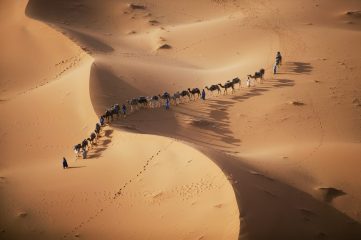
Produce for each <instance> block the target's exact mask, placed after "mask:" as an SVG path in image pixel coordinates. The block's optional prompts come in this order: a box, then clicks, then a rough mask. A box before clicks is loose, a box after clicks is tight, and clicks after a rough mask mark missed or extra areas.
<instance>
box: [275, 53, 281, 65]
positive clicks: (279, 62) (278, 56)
mask: <svg viewBox="0 0 361 240" xmlns="http://www.w3.org/2000/svg"><path fill="white" fill-rule="evenodd" d="M276 62H277V65H282V55H281V52H277V54H276Z"/></svg>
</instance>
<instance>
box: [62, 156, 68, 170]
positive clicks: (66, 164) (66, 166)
mask: <svg viewBox="0 0 361 240" xmlns="http://www.w3.org/2000/svg"><path fill="white" fill-rule="evenodd" d="M68 167H69V166H68V162H67V161H66V159H65V157H63V169H66V168H68Z"/></svg>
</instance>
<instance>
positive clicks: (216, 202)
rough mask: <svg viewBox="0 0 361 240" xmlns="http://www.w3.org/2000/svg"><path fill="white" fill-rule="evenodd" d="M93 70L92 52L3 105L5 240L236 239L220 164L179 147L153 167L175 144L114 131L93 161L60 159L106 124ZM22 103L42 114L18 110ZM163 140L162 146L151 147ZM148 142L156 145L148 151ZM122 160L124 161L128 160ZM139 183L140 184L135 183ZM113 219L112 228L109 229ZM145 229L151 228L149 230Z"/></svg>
mask: <svg viewBox="0 0 361 240" xmlns="http://www.w3.org/2000/svg"><path fill="white" fill-rule="evenodd" d="M45 29H46V31H49V30H48V29H47V27H45ZM44 34H46V33H44ZM62 38H63V37H60V38H59V41H58V44H59V45H61V44H62V41H63V40H62ZM64 41H67V40H65V38H64ZM39 57H40V56H39ZM92 64H93V59H92V58H91V57H89V56H86V55H84V56H83V57H82V60H81V61H80V63H79V66H77V67H74V68H72V69H71V70H70V71H68V72H66V73H64V74H63V75H62V76H61V77H60V78H59V79H58V81H53V82H49V83H47V84H46V85H43V86H41V87H38V88H35V89H34V90H30V91H28V92H26V93H24V94H23V95H20V96H18V97H16V98H15V99H12V100H11V101H7V102H5V103H4V104H2V105H1V106H0V107H1V109H0V110H1V112H6V113H8V115H7V118H4V119H2V120H1V125H2V126H7V128H6V129H2V135H3V136H4V135H6V136H8V137H7V138H6V140H3V141H2V146H1V150H2V152H3V153H4V155H3V158H4V161H2V162H1V165H2V170H1V172H0V174H1V179H2V181H1V187H2V189H1V191H2V194H3V195H6V196H7V197H6V198H4V199H2V205H1V208H2V210H1V211H2V212H3V213H4V214H2V216H1V218H0V228H1V237H5V238H7V237H10V238H12V239H23V238H24V237H26V238H37V239H49V238H52V239H53V238H61V237H63V236H65V237H70V238H71V237H74V236H79V235H82V236H83V235H84V236H87V238H94V239H98V234H100V233H101V232H103V231H104V232H108V235H104V234H102V237H105V238H113V237H114V235H118V236H119V237H122V238H123V237H125V236H126V237H125V238H127V239H131V238H133V237H135V238H139V237H140V238H142V236H143V237H147V236H149V235H154V236H159V237H164V236H168V237H169V238H172V239H174V238H184V237H185V238H190V239H194V238H196V239H198V238H205V237H206V238H207V239H236V238H237V236H238V231H239V226H240V225H239V218H238V215H239V211H238V207H237V203H236V200H235V196H234V192H233V189H232V187H231V185H230V184H229V182H228V181H227V179H226V177H225V176H224V175H223V173H222V172H221V171H220V170H219V169H218V168H217V167H216V166H215V165H214V164H213V163H212V161H210V160H209V159H208V158H207V157H205V156H204V155H202V154H201V153H199V152H197V151H195V150H192V149H191V148H190V147H187V146H186V145H184V144H181V143H179V142H174V143H173V142H172V143H171V146H170V147H169V149H167V148H166V149H163V150H162V151H161V152H159V154H160V155H161V156H160V157H159V158H154V159H153V160H154V161H153V162H151V163H149V166H146V165H145V164H146V163H148V160H149V159H150V158H152V156H153V155H154V154H157V153H158V151H159V149H162V148H163V146H162V145H166V144H168V142H169V141H170V140H169V139H168V138H160V137H156V136H143V135H138V136H134V134H126V133H121V132H119V131H113V130H112V129H106V130H105V132H104V134H105V136H104V137H103V138H102V140H101V141H100V143H99V146H98V148H97V149H94V151H91V152H90V154H89V157H90V159H89V161H87V162H74V160H72V157H68V160H69V163H70V166H71V167H72V168H71V169H69V171H63V170H62V169H61V168H60V160H61V159H60V156H62V155H65V156H73V153H72V152H71V147H72V145H73V143H74V142H77V141H79V140H81V139H82V138H83V137H84V136H87V134H88V133H89V132H90V131H91V130H92V128H93V124H94V123H95V122H96V120H97V118H96V116H95V115H94V112H93V110H92V104H91V103H90V101H89V100H90V99H89V94H88V91H84V89H89V81H88V79H89V74H90V71H89V70H90V68H91V66H92ZM22 106H33V107H32V108H25V109H24V110H23V111H21V112H15V111H13V109H19V108H20V107H22ZM35 106H38V107H35ZM24 115H25V116H26V118H23V117H22V116H24ZM14 119H15V121H14ZM39 121H40V123H39ZM132 137H134V139H133V141H129V139H131V138H132ZM124 138H126V139H127V140H128V144H125V143H124V142H123V141H122V140H124ZM153 142H154V146H153V145H152V144H149V143H153ZM124 144H125V146H123V145H124ZM139 144H141V145H142V146H148V147H142V152H141V153H139V151H137V150H136V149H137V148H138V147H139ZM16 146H26V147H25V148H17V147H16ZM148 148H149V149H148ZM123 149H128V151H124V150H123ZM131 149H133V150H131ZM179 152H182V153H184V154H182V155H179ZM139 154H141V155H139ZM152 154H153V155H152ZM129 155H130V156H129ZM119 156H123V159H124V160H123V161H121V162H119ZM49 159H51V160H50V161H49ZM92 159H94V161H92ZM103 161H106V163H104V162H103ZM151 164H154V166H153V165H151ZM174 165H175V166H176V167H175V166H174ZM146 168H147V169H148V168H149V169H150V170H149V172H148V170H147V171H146ZM125 169H126V170H125ZM138 170H139V171H142V173H139V172H137V171H138ZM153 172H154V173H153ZM141 174H142V176H141V177H137V176H136V175H141ZM119 175H121V176H120V177H119ZM155 176H157V177H156V178H155ZM131 180H133V181H134V185H133V184H130V182H127V181H131ZM127 183H128V184H129V187H127V189H126V191H125V192H124V194H125V195H124V196H123V195H121V196H119V197H118V198H117V200H118V201H117V202H115V201H114V200H113V198H112V197H113V196H115V195H114V194H116V193H117V192H118V191H119V189H120V188H122V186H123V188H124V185H123V184H127ZM128 191H129V192H128ZM122 194H123V193H122ZM103 212H104V214H103ZM126 212H128V213H126ZM100 213H102V214H100ZM119 216H122V217H119ZM54 219H56V222H54ZM220 219H222V221H220ZM104 222H107V223H111V224H107V225H106V226H105V225H103V223H104ZM93 224H94V225H93ZM94 226H97V227H96V228H94ZM119 226H121V227H119ZM146 226H147V227H146ZM139 228H142V229H143V230H142V231H141V232H139ZM29 229H30V230H29ZM94 229H98V230H97V231H95V232H94ZM129 229H134V230H133V231H129Z"/></svg>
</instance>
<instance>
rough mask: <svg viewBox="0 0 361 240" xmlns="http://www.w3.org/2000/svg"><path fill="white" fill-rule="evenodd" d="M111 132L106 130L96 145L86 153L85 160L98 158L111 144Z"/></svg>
mask: <svg viewBox="0 0 361 240" xmlns="http://www.w3.org/2000/svg"><path fill="white" fill-rule="evenodd" d="M112 134H113V130H112V129H106V130H104V132H103V133H102V134H101V137H100V139H98V141H97V144H96V145H95V146H94V147H93V149H91V150H90V151H89V152H88V156H87V159H94V158H99V157H100V156H101V154H102V152H104V151H105V150H106V149H107V147H108V145H109V144H110V143H111V139H112V137H113V136H112Z"/></svg>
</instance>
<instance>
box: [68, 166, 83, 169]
mask: <svg viewBox="0 0 361 240" xmlns="http://www.w3.org/2000/svg"><path fill="white" fill-rule="evenodd" d="M85 167H86V166H72V167H67V169H77V168H85Z"/></svg>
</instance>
